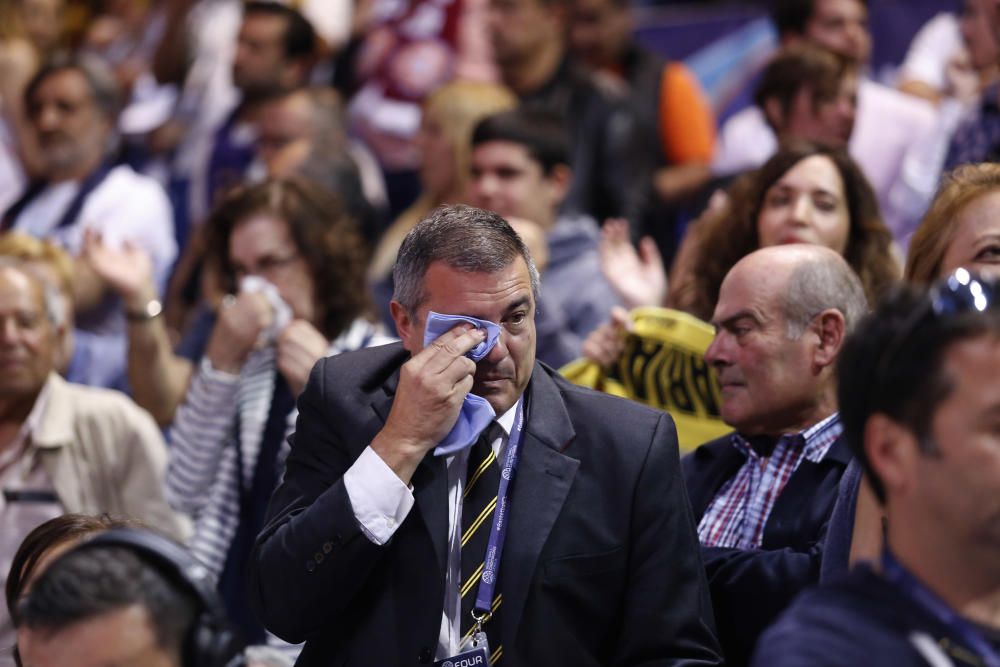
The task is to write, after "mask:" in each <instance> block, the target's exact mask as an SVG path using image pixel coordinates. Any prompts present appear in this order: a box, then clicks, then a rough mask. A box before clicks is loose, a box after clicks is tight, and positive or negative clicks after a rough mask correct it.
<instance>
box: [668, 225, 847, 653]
mask: <svg viewBox="0 0 1000 667" xmlns="http://www.w3.org/2000/svg"><path fill="white" fill-rule="evenodd" d="M865 309H866V303H865V297H864V291H863V289H862V287H861V283H860V281H859V280H858V278H857V276H856V275H854V273H853V271H852V270H851V268H850V267H849V266H848V265H847V263H846V262H845V261H844V259H843V258H842V257H841V256H840V255H839V254H837V253H835V252H833V251H832V250H829V249H827V248H823V247H821V246H813V245H802V244H797V245H786V246H776V247H772V248H765V249H762V250H758V251H757V252H755V253H751V254H750V255H748V256H746V257H745V258H743V259H742V260H741V261H740V262H738V263H737V264H736V265H735V266H734V267H733V268H732V270H730V272H729V273H728V274H727V276H726V278H725V280H724V281H723V283H722V288H721V289H720V292H719V300H718V303H717V305H716V308H715V313H714V317H713V318H712V319H713V323H714V324H715V327H716V334H715V339H714V340H713V341H712V344H711V345H710V346H709V348H708V351H707V352H706V353H705V359H706V360H707V361H708V362H709V363H710V364H712V366H713V367H714V368H715V370H716V372H717V374H718V379H719V387H720V389H721V392H722V402H721V412H722V418H723V420H724V421H725V422H726V423H727V424H729V425H730V426H732V427H733V428H735V429H736V431H735V433H732V434H730V435H727V436H724V437H722V438H719V439H717V440H713V441H712V442H709V443H706V444H704V445H702V446H701V447H699V448H698V449H697V450H695V451H694V452H692V453H691V454H690V455H689V456H687V457H685V459H684V461H683V470H684V477H685V482H686V484H687V488H688V493H689V495H690V497H691V504H692V506H693V509H694V513H695V518H696V521H698V537H699V539H700V541H701V544H702V557H703V558H704V561H705V567H706V570H707V573H708V579H709V586H710V588H711V593H712V603H713V607H714V609H715V613H716V618H717V622H718V629H719V639H720V642H721V643H722V648H723V652H724V654H725V656H726V663H727V664H730V665H743V664H746V663H747V662H748V661H749V659H750V655H751V652H752V650H753V647H754V644H755V642H756V640H757V637H758V636H759V635H760V633H761V632H762V631H763V629H764V628H765V627H767V625H768V624H769V623H770V622H772V621H773V620H774V619H775V618H776V617H777V615H778V614H779V613H780V612H781V611H782V610H783V609H784V608H785V607H786V606H787V605H788V603H789V602H791V599H792V597H794V596H795V595H796V594H797V593H798V592H799V591H800V590H802V589H803V588H805V587H806V586H808V585H809V584H812V583H815V582H816V581H818V579H819V572H820V561H821V556H822V547H823V540H824V536H825V532H826V528H827V523H828V521H829V518H830V513H831V512H832V510H833V506H834V504H835V501H836V499H837V488H838V484H839V482H840V478H841V476H842V475H843V473H844V469H845V468H846V467H847V464H848V463H849V462H850V453H849V450H848V449H847V445H846V443H844V441H843V440H842V438H841V437H840V436H841V430H842V428H841V425H840V420H839V417H838V415H837V412H836V393H835V392H836V390H835V384H834V378H833V373H834V362H835V361H836V359H837V355H838V353H839V351H840V347H841V343H842V342H843V339H844V336H845V334H846V332H847V331H849V330H850V329H851V328H852V327H853V326H854V324H855V323H856V321H857V320H858V319H860V317H861V316H862V315H863V313H864V311H865ZM843 565H844V568H845V569H846V563H844V564H843Z"/></svg>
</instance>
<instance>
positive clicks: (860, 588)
mask: <svg viewBox="0 0 1000 667" xmlns="http://www.w3.org/2000/svg"><path fill="white" fill-rule="evenodd" d="M990 639H991V638H990V637H987V640H990ZM992 641H993V644H994V647H996V644H997V638H995V637H994V638H993V639H992ZM968 657H974V656H972V655H970V654H969V652H968V651H965V650H963V648H962V646H961V644H960V642H958V641H957V640H956V639H955V638H952V637H950V636H949V633H948V631H947V628H945V627H944V626H942V625H941V624H940V623H939V622H938V621H937V620H936V619H935V618H934V617H933V616H931V615H930V614H929V613H927V612H926V611H924V610H923V608H922V607H919V606H918V605H915V604H914V603H913V602H911V601H910V599H909V598H908V597H907V595H906V593H904V592H903V591H901V590H899V589H898V588H896V587H895V586H894V585H893V584H891V583H890V582H888V581H886V580H885V579H883V578H882V577H881V576H879V575H878V574H877V573H875V572H874V571H872V569H871V568H870V567H868V566H867V565H859V566H857V567H856V568H854V570H852V571H851V573H850V574H849V575H848V576H847V577H846V578H843V579H841V580H840V581H839V582H837V583H835V584H830V585H828V586H824V587H823V588H818V589H816V590H812V591H808V592H807V593H805V594H803V595H802V596H800V597H799V598H798V599H797V600H796V601H795V603H794V604H793V605H792V606H791V607H790V608H789V609H788V611H787V612H785V613H784V614H783V615H782V616H781V618H780V619H779V620H778V622H777V623H775V624H774V625H773V626H772V627H771V628H770V629H769V630H768V631H767V632H766V633H765V634H764V636H763V637H761V640H760V642H759V643H758V645H757V652H756V653H755V654H754V657H753V663H752V664H753V666H754V667H758V666H759V667H806V666H808V667H865V666H866V665H872V666H873V667H874V666H876V665H878V666H879V667H882V666H883V665H891V666H892V667H930V666H931V665H954V666H955V667H965V666H967V665H973V664H979V663H978V662H970V661H966V660H963V658H966V659H967V658H968Z"/></svg>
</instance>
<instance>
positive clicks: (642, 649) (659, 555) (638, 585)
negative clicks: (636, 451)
mask: <svg viewBox="0 0 1000 667" xmlns="http://www.w3.org/2000/svg"><path fill="white" fill-rule="evenodd" d="M634 498H635V501H634V502H635V511H634V518H633V521H632V526H631V537H630V541H629V544H630V547H631V549H630V557H629V572H630V577H629V582H628V585H627V587H626V590H625V592H624V595H625V601H624V604H623V608H624V610H625V616H624V618H622V620H621V627H622V634H621V637H620V640H619V642H618V647H617V650H616V654H615V657H614V659H613V660H612V661H611V664H614V665H688V666H690V665H720V664H722V657H721V656H722V654H721V651H720V649H719V644H718V641H717V639H716V637H715V632H714V625H713V622H712V606H711V602H710V600H709V592H708V584H707V583H706V580H705V571H704V569H703V568H702V563H701V558H700V557H699V549H698V536H697V533H696V531H695V523H694V517H693V515H692V512H691V505H690V503H689V501H688V496H687V492H686V491H685V488H684V481H683V479H682V477H681V469H680V465H679V461H678V451H677V432H676V429H675V428H674V424H673V421H672V420H671V419H670V417H668V416H667V415H663V416H661V417H660V418H659V420H658V421H657V424H656V428H655V430H654V432H653V434H652V439H651V443H650V446H649V449H648V450H647V453H646V461H645V464H644V465H643V467H642V471H641V473H640V477H639V480H638V483H637V486H636V489H635V492H634Z"/></svg>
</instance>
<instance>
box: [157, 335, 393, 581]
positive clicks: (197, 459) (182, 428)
mask: <svg viewBox="0 0 1000 667" xmlns="http://www.w3.org/2000/svg"><path fill="white" fill-rule="evenodd" d="M389 342H392V339H390V338H387V337H386V336H383V335H381V334H379V333H378V332H377V330H376V329H375V328H374V327H373V325H371V324H370V323H369V322H367V321H365V320H360V319H359V320H355V321H354V323H353V324H352V325H351V326H350V327H349V328H348V329H347V331H345V332H344V333H342V334H341V335H340V336H339V337H338V338H337V339H336V340H334V341H333V342H332V343H331V344H330V348H329V350H328V351H327V354H328V356H333V355H337V354H340V353H342V352H349V351H351V350H356V349H359V348H361V347H371V346H374V345H384V344H386V343H389ZM275 368H276V359H275V349H274V347H273V346H269V347H265V348H262V349H259V350H255V351H254V352H253V353H251V355H250V357H249V358H248V359H247V362H246V363H245V364H244V365H243V369H242V370H241V371H240V374H239V375H238V376H237V375H231V374H229V373H223V372H221V371H218V370H215V369H213V368H212V367H211V364H205V363H203V364H202V366H201V369H200V370H199V371H198V372H197V373H196V374H195V376H194V378H193V379H192V381H191V386H190V388H189V389H188V392H187V395H186V396H185V397H184V403H183V405H181V406H180V408H179V409H178V411H177V418H176V419H175V421H174V425H173V428H172V429H171V433H170V444H171V450H170V465H169V467H168V469H167V493H168V496H167V497H168V499H169V500H170V504H171V505H172V506H173V507H174V508H175V509H177V510H178V511H181V512H184V513H185V514H187V515H189V516H191V517H192V519H193V520H194V534H193V535H192V537H191V541H190V543H189V545H188V546H189V547H190V549H191V551H192V553H194V555H195V556H196V557H197V558H198V559H199V560H201V561H202V562H203V563H204V564H205V565H206V566H207V567H208V569H209V570H210V571H211V572H212V574H213V575H215V577H219V575H220V574H221V573H222V569H223V567H224V565H225V562H226V555H227V554H228V552H229V545H230V542H232V539H233V537H234V536H235V535H236V528H237V526H238V524H239V519H240V506H239V503H240V495H239V494H240V485H239V483H237V479H238V477H237V475H238V474H239V473H240V472H242V474H243V485H244V488H250V486H251V485H252V483H253V475H254V469H255V468H256V462H257V457H258V455H259V454H260V449H261V444H262V443H261V441H262V439H263V435H264V426H265V424H266V423H267V417H268V412H269V411H270V406H271V398H272V396H273V395H274V379H275ZM297 416H298V411H297V410H295V409H294V408H293V409H292V411H291V412H290V413H289V415H288V418H287V422H286V429H285V431H286V435H287V434H289V433H291V432H292V431H293V430H294V427H295V420H296V417H297ZM237 417H238V418H237ZM237 424H238V425H239V429H240V432H239V433H236V432H235V426H236V425H237ZM237 439H238V440H239V448H240V450H241V452H242V456H243V461H244V465H243V470H242V471H239V465H238V462H237V452H236V448H237ZM287 450H288V443H287V440H286V441H285V443H284V444H283V449H282V451H281V453H279V455H278V461H279V463H281V464H283V463H284V460H285V458H286V457H287V453H288V452H287ZM279 478H280V475H279Z"/></svg>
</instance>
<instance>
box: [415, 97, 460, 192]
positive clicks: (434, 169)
mask: <svg viewBox="0 0 1000 667" xmlns="http://www.w3.org/2000/svg"><path fill="white" fill-rule="evenodd" d="M417 146H418V147H419V148H420V183H421V185H422V186H423V189H424V190H425V191H426V192H428V193H430V194H431V195H433V196H434V197H436V198H440V197H446V196H448V195H450V194H451V193H452V190H453V188H454V187H455V183H456V182H457V181H458V180H459V179H458V174H456V173H455V169H456V167H457V166H458V165H456V164H455V156H456V151H455V145H454V144H453V143H452V140H451V137H450V135H449V133H448V131H447V129H446V128H445V127H443V126H442V124H441V122H440V121H439V120H438V119H437V118H435V117H434V116H433V115H431V114H429V113H424V114H422V117H421V119H420V131H419V132H418V133H417Z"/></svg>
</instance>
